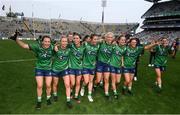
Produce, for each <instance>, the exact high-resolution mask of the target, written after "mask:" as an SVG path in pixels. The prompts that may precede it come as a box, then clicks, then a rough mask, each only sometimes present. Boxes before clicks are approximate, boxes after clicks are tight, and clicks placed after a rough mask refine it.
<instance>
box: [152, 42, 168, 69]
mask: <svg viewBox="0 0 180 115" xmlns="http://www.w3.org/2000/svg"><path fill="white" fill-rule="evenodd" d="M155 51H156V54H155V60H154V64H155V65H158V66H166V63H167V57H168V55H169V54H170V53H171V48H170V46H167V47H163V46H162V45H158V46H156V47H155Z"/></svg>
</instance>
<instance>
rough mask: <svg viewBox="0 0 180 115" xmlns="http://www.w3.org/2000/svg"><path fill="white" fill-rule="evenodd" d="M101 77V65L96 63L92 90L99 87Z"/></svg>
mask: <svg viewBox="0 0 180 115" xmlns="http://www.w3.org/2000/svg"><path fill="white" fill-rule="evenodd" d="M102 75H103V65H102V63H100V62H97V68H96V80H95V82H94V88H96V87H97V86H98V85H99V83H100V81H101V79H102V77H103V76H102Z"/></svg>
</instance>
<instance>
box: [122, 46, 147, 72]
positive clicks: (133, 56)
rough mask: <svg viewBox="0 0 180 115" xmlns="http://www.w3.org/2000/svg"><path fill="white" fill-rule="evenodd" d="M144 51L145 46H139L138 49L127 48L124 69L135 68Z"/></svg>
mask: <svg viewBox="0 0 180 115" xmlns="http://www.w3.org/2000/svg"><path fill="white" fill-rule="evenodd" d="M143 49H144V47H143V46H137V47H136V48H132V47H130V46H127V47H126V51H125V54H124V67H125V68H134V67H135V64H136V60H137V58H138V56H139V55H140V54H141V52H142V51H143Z"/></svg>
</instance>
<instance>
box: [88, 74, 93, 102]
mask: <svg viewBox="0 0 180 115" xmlns="http://www.w3.org/2000/svg"><path fill="white" fill-rule="evenodd" d="M93 79H94V75H93V74H92V75H90V76H89V84H88V100H89V101H90V102H93V101H94V100H93V98H92V89H93Z"/></svg>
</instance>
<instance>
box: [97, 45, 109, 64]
mask: <svg viewBox="0 0 180 115" xmlns="http://www.w3.org/2000/svg"><path fill="white" fill-rule="evenodd" d="M112 50H113V45H112V44H107V43H106V42H102V43H101V44H100V48H99V52H98V61H101V62H103V63H106V64H109V62H110V58H111V54H112V53H111V52H112Z"/></svg>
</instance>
